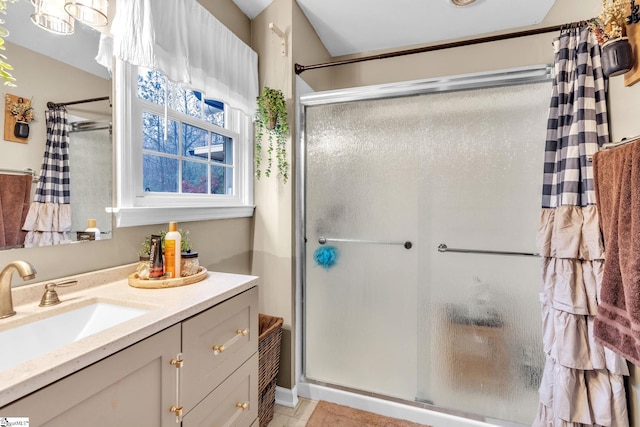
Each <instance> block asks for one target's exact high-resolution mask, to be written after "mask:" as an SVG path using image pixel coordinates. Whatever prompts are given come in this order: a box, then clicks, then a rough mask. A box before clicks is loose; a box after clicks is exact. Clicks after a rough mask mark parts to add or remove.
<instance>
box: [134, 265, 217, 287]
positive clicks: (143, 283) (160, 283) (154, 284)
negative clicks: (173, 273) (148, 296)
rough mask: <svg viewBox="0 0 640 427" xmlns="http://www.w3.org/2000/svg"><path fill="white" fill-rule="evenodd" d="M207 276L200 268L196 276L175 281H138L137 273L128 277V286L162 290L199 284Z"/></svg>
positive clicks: (205, 270) (179, 278)
mask: <svg viewBox="0 0 640 427" xmlns="http://www.w3.org/2000/svg"><path fill="white" fill-rule="evenodd" d="M207 276H209V273H208V272H207V269H206V268H204V267H200V268H199V269H198V272H197V273H196V274H192V275H191V276H187V277H178V278H175V279H146V280H143V279H139V278H138V274H137V273H133V274H130V275H129V286H133V287H134V288H144V289H162V288H175V287H177V286H185V285H191V284H193V283H197V282H200V281H202V280H204V279H206V278H207Z"/></svg>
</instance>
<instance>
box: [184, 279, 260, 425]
mask: <svg viewBox="0 0 640 427" xmlns="http://www.w3.org/2000/svg"><path fill="white" fill-rule="evenodd" d="M258 333H259V332H258V288H257V287H254V288H252V289H250V290H248V291H246V292H244V293H242V294H240V295H238V296H236V297H234V298H232V299H230V300H227V301H225V302H223V303H221V304H218V305H216V306H215V307H212V308H210V309H209V310H207V311H205V312H203V313H201V314H198V315H196V316H194V317H192V318H191V319H188V320H186V321H184V322H182V357H183V360H184V367H183V368H181V375H182V376H183V387H182V393H183V394H182V396H183V399H182V403H183V406H184V408H185V411H187V412H188V411H190V410H191V409H192V408H194V407H195V406H196V405H197V404H198V402H200V401H201V400H202V399H204V398H205V396H207V395H208V394H209V393H210V392H211V391H212V390H214V389H215V388H216V387H218V385H220V384H221V383H222V382H223V381H224V380H225V379H226V378H227V377H229V375H231V374H232V373H233V372H234V371H235V370H236V369H238V368H239V367H240V365H242V364H243V363H244V362H245V361H246V360H247V359H249V358H250V357H251V356H252V355H254V354H256V353H257V351H258ZM256 373H257V367H256ZM257 387H258V386H257V385H256V390H257Z"/></svg>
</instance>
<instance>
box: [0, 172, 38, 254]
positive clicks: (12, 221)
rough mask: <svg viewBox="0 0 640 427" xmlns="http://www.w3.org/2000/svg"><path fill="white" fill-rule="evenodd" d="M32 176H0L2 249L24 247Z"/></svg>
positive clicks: (0, 246)
mask: <svg viewBox="0 0 640 427" xmlns="http://www.w3.org/2000/svg"><path fill="white" fill-rule="evenodd" d="M32 179H33V177H32V176H31V175H5V174H0V248H13V247H22V245H23V244H24V238H25V236H26V235H27V232H26V231H22V224H23V223H24V220H25V218H26V217H27V212H28V211H29V204H30V203H29V202H30V198H31V181H32Z"/></svg>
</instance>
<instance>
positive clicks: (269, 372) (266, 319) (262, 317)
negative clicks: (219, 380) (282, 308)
mask: <svg viewBox="0 0 640 427" xmlns="http://www.w3.org/2000/svg"><path fill="white" fill-rule="evenodd" d="M258 321H259V326H258V327H259V331H258V392H259V395H260V401H259V402H258V417H259V419H260V427H265V426H266V425H267V424H268V423H269V421H271V419H272V418H273V407H274V404H275V400H276V376H277V375H278V369H279V367H280V340H281V338H282V323H283V322H284V319H283V318H282V317H273V316H268V315H266V314H261V313H259V314H258Z"/></svg>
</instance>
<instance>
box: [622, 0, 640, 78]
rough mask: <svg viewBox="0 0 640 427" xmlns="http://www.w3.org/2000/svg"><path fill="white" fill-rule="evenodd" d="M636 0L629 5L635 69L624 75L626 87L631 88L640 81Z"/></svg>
mask: <svg viewBox="0 0 640 427" xmlns="http://www.w3.org/2000/svg"><path fill="white" fill-rule="evenodd" d="M638 9H639V7H638V5H636V4H635V0H631V1H630V2H629V4H628V5H627V22H626V26H627V37H628V38H629V43H631V51H632V52H633V58H634V61H633V67H632V68H631V70H629V71H627V72H626V73H625V74H624V85H625V86H631V85H633V84H635V83H637V82H638V81H639V80H640V64H638V53H640V11H639V10H638Z"/></svg>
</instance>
